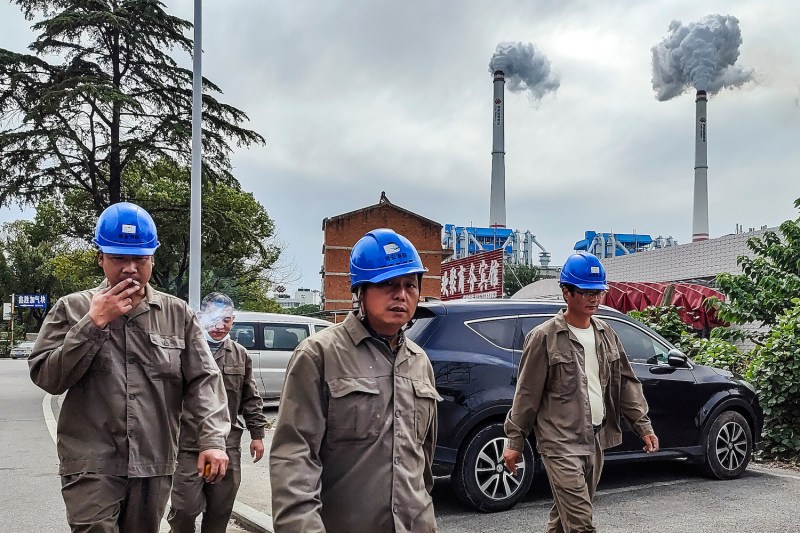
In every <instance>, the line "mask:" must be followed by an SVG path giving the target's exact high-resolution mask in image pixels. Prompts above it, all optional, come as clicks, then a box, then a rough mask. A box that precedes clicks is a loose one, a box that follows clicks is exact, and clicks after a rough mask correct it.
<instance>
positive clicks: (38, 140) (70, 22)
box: [0, 0, 264, 214]
mask: <svg viewBox="0 0 800 533" xmlns="http://www.w3.org/2000/svg"><path fill="white" fill-rule="evenodd" d="M12 3H14V4H16V5H18V6H19V7H20V9H21V10H22V11H23V13H24V15H25V17H26V19H27V20H31V21H33V20H36V22H35V23H34V24H33V26H32V28H33V30H34V31H35V32H38V36H37V37H36V40H35V41H34V42H33V43H32V44H31V45H30V46H29V48H30V50H31V51H32V52H33V54H20V53H16V52H13V51H9V50H5V49H0V128H2V129H0V205H7V204H8V203H10V202H14V201H16V202H22V203H30V204H35V203H37V202H38V201H40V200H42V199H47V198H49V197H51V196H52V195H53V194H54V192H62V193H70V192H74V191H81V192H83V193H84V194H86V195H87V196H88V198H89V199H90V200H91V202H92V207H93V210H94V212H95V214H99V213H100V212H101V211H102V210H103V209H104V208H105V207H107V206H108V205H110V204H113V203H116V202H119V201H120V200H121V199H123V198H124V196H123V181H122V180H123V176H124V174H125V170H126V168H127V167H128V166H129V165H131V164H133V163H134V162H136V161H142V160H143V161H150V162H152V161H155V160H158V159H162V158H170V159H175V160H176V161H179V162H181V163H183V164H187V163H188V161H189V158H190V139H191V103H192V72H191V70H188V69H186V68H183V67H180V66H179V65H178V63H177V62H176V60H175V59H174V58H173V56H172V53H173V52H174V51H175V50H181V51H184V52H187V53H191V51H192V40H191V39H190V38H189V37H187V35H186V34H187V33H188V31H189V30H190V29H191V27H192V25H191V23H190V22H188V21H186V20H182V19H180V18H177V17H174V16H171V15H169V14H167V13H166V11H165V10H164V4H163V3H162V2H161V1H159V0H12ZM203 89H204V94H203V126H204V129H203V169H204V173H205V175H206V177H207V178H209V179H210V180H211V181H222V182H226V183H233V182H235V179H234V178H233V176H232V175H231V172H230V168H231V167H230V151H231V150H230V147H229V142H231V141H232V142H236V143H237V144H239V145H245V146H249V145H251V144H253V143H255V144H263V142H264V139H263V138H262V137H261V136H260V135H259V134H257V133H255V132H253V131H251V130H248V129H245V128H243V127H242V126H241V124H242V123H243V122H244V121H246V120H247V117H246V115H245V114H244V113H243V112H242V111H240V110H239V109H236V108H235V107H233V106H230V105H227V104H224V103H222V102H220V101H218V100H217V99H216V98H215V97H214V96H213V93H219V92H220V89H219V87H217V86H216V85H214V84H213V83H212V82H210V81H209V80H206V79H204V80H203Z"/></svg>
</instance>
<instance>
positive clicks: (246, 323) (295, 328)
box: [231, 311, 332, 400]
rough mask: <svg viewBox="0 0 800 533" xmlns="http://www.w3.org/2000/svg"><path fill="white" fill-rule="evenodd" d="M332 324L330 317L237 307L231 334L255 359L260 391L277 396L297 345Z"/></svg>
mask: <svg viewBox="0 0 800 533" xmlns="http://www.w3.org/2000/svg"><path fill="white" fill-rule="evenodd" d="M330 325H332V324H331V323H330V322H328V321H327V320H322V319H320V318H312V317H307V316H299V315H284V314H279V313H255V312H247V311H237V312H236V318H235V320H234V323H233V327H232V328H231V338H232V339H233V340H235V341H236V342H238V343H239V344H241V345H242V346H244V347H245V348H247V352H248V353H249V354H250V357H251V358H252V359H253V377H254V379H255V381H256V386H257V387H258V393H259V394H260V395H261V397H262V398H264V399H267V400H274V399H277V398H278V397H280V395H281V390H282V389H283V381H284V379H285V378H286V366H287V365H288V364H289V358H290V357H291V356H292V352H293V351H294V349H295V347H297V345H298V344H300V341H302V340H303V339H305V338H306V337H308V336H310V335H312V334H314V333H316V332H317V331H320V330H322V329H324V328H326V327H328V326H330Z"/></svg>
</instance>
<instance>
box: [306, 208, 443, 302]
mask: <svg viewBox="0 0 800 533" xmlns="http://www.w3.org/2000/svg"><path fill="white" fill-rule="evenodd" d="M377 228H390V229H393V230H394V231H396V232H397V233H399V234H401V235H403V236H404V237H406V238H407V239H408V240H410V241H411V242H412V243H413V244H414V247H415V248H416V249H417V251H418V252H419V255H420V257H421V258H422V264H423V265H424V266H425V268H427V269H428V272H426V273H425V275H424V276H423V279H422V291H421V294H420V296H421V297H422V298H424V297H426V296H432V297H435V298H439V296H440V293H441V281H440V280H441V267H442V259H443V258H445V257H449V256H450V255H451V254H452V250H444V249H442V225H441V224H439V223H438V222H434V221H433V220H430V219H427V218H425V217H423V216H420V215H418V214H416V213H412V212H411V211H408V210H407V209H403V208H402V207H399V206H396V205H394V204H393V203H392V202H390V201H389V199H388V198H387V197H386V194H385V193H381V198H380V201H379V202H378V203H377V204H375V205H371V206H368V207H364V208H362V209H357V210H355V211H351V212H349V213H344V214H341V215H336V216H333V217H330V218H326V219H324V220H323V221H322V231H323V233H324V242H323V244H322V254H323V256H324V257H323V263H322V271H321V272H320V273H321V274H322V301H323V309H324V310H326V311H332V310H339V309H352V307H353V303H352V295H351V293H350V252H351V251H352V249H353V245H355V243H356V242H357V241H358V239H360V238H361V237H363V236H364V234H365V233H367V232H368V231H370V230H373V229H377Z"/></svg>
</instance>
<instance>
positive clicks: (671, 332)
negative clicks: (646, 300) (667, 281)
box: [628, 305, 693, 346]
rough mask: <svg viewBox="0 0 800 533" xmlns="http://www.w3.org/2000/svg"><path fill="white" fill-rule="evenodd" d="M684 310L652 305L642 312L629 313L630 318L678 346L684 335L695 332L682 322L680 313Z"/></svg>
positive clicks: (670, 306)
mask: <svg viewBox="0 0 800 533" xmlns="http://www.w3.org/2000/svg"><path fill="white" fill-rule="evenodd" d="M682 310H683V308H682V307H677V306H675V305H665V306H653V305H651V306H650V307H646V308H645V309H643V310H642V311H629V312H628V316H630V317H631V318H633V319H635V320H638V321H639V322H641V323H643V324H646V325H647V326H649V327H650V329H652V330H653V331H655V332H656V333H658V334H659V335H661V336H662V337H664V338H665V339H667V340H668V341H669V342H671V343H672V344H674V345H676V346H677V345H679V344H680V341H681V336H682V335H684V334H689V333H690V332H691V331H693V330H692V328H690V327H689V326H687V325H686V323H685V322H684V321H683V320H681V315H680V311H682Z"/></svg>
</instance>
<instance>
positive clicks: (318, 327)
mask: <svg viewBox="0 0 800 533" xmlns="http://www.w3.org/2000/svg"><path fill="white" fill-rule="evenodd" d="M327 327H328V326H326V325H324V324H314V333H319V332H320V331H322V330H323V329H325V328H327Z"/></svg>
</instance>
